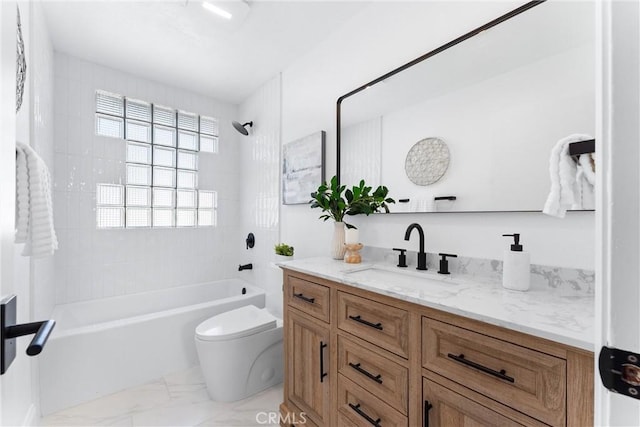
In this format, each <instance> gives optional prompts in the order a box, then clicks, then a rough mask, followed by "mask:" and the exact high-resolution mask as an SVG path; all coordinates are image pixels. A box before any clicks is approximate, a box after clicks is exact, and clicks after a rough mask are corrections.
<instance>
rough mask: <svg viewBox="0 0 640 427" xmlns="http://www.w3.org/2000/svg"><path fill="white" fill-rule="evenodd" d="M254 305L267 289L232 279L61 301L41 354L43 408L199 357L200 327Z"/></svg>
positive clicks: (59, 406)
mask: <svg viewBox="0 0 640 427" xmlns="http://www.w3.org/2000/svg"><path fill="white" fill-rule="evenodd" d="M243 288H244V289H246V294H242V289H243ZM248 304H253V305H255V306H257V307H260V308H262V307H264V305H265V294H264V291H262V290H261V289H259V288H256V287H255V286H251V285H249V284H247V283H246V282H244V281H241V280H238V279H230V280H223V281H218V282H210V283H203V284H198V285H190V286H181V287H176V288H170V289H166V290H161V291H153V292H146V293H140V294H132V295H125V296H118V297H112V298H104V299H101V300H95V301H83V302H77V303H72V304H63V305H58V306H56V308H55V309H54V312H53V316H52V317H53V319H55V320H56V322H57V324H56V327H55V329H54V331H53V333H52V335H51V337H50V338H49V341H48V342H47V345H46V346H45V348H44V350H43V352H42V354H41V355H40V357H39V362H40V363H39V369H40V405H41V408H42V413H43V414H44V415H47V414H50V413H52V412H56V411H58V410H60V409H63V408H67V407H70V406H74V405H77V404H79V403H82V402H85V401H88V400H92V399H95V398H98V397H101V396H104V395H107V394H110V393H113V392H116V391H118V390H122V389H125V388H128V387H132V386H135V385H138V384H143V383H145V382H148V381H151V380H153V379H155V378H159V377H161V376H162V375H164V374H167V373H170V372H174V371H178V370H181V369H186V368H188V367H189V366H193V365H196V364H198V356H197V353H196V349H195V344H194V339H193V337H194V331H195V327H196V326H197V325H198V324H199V323H200V322H202V321H203V320H205V319H207V318H209V317H211V316H213V315H215V314H218V313H222V312H225V311H228V310H232V309H234V308H237V307H241V306H244V305H248Z"/></svg>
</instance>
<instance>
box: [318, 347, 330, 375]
mask: <svg viewBox="0 0 640 427" xmlns="http://www.w3.org/2000/svg"><path fill="white" fill-rule="evenodd" d="M327 345H328V344H325V343H324V342H323V341H320V382H321V383H322V382H324V377H326V376H327V375H329V374H327V373H326V372H325V371H324V349H325V347H327Z"/></svg>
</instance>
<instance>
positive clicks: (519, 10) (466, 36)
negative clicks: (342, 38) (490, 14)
mask: <svg viewBox="0 0 640 427" xmlns="http://www.w3.org/2000/svg"><path fill="white" fill-rule="evenodd" d="M545 1H546V0H535V1H530V2H528V3H525V4H523V5H522V6H520V7H518V8H516V9H513V10H512V11H510V12H508V13H505V14H504V15H502V16H500V17H498V18H496V19H494V20H492V21H489V22H487V23H486V24H484V25H482V26H481V27H478V28H476V29H475V30H472V31H469V32H468V33H466V34H464V35H462V36H460V37H458V38H456V39H454V40H451V41H450V42H448V43H446V44H443V45H442V46H440V47H438V48H436V49H434V50H432V51H430V52H427V53H425V54H424V55H422V56H419V57H417V58H416V59H414V60H412V61H409V62H407V63H406V64H404V65H402V66H400V67H398V68H396V69H394V70H392V71H389V72H388V73H386V74H384V75H382V76H380V77H378V78H376V79H374V80H372V81H370V82H369V83H366V84H364V85H362V86H360V87H358V88H356V89H354V90H352V91H351V92H348V93H346V94H344V95H342V96H341V97H339V98H338V101H337V104H336V176H337V177H338V183H340V108H341V105H342V101H344V100H345V99H346V98H348V97H350V96H352V95H355V94H356V93H358V92H361V91H363V90H365V89H367V88H368V87H370V86H373V85H375V84H376V83H379V82H381V81H383V80H385V79H388V78H389V77H391V76H394V75H396V74H398V73H400V72H402V71H404V70H406V69H407V68H410V67H413V66H414V65H416V64H418V63H420V62H422V61H424V60H426V59H428V58H431V57H432V56H434V55H437V54H439V53H441V52H443V51H445V50H447V49H449V48H450V47H453V46H455V45H457V44H459V43H462V42H463V41H465V40H467V39H470V38H471V37H474V36H476V35H478V34H480V33H481V32H483V31H485V30H488V29H489V28H492V27H495V26H496V25H498V24H501V23H502V22H504V21H506V20H508V19H511V18H513V17H514V16H517V15H519V14H521V13H522V12H526V11H527V10H529V9H531V8H533V7H535V6H538V5H540V4H542V3H544V2H545Z"/></svg>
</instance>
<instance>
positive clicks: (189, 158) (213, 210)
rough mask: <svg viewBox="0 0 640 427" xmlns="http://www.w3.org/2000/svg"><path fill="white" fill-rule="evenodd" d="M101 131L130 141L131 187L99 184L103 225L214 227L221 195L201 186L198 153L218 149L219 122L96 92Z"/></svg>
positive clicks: (128, 181) (99, 220) (99, 217)
mask: <svg viewBox="0 0 640 427" xmlns="http://www.w3.org/2000/svg"><path fill="white" fill-rule="evenodd" d="M96 135H100V136H106V137H112V138H119V139H124V140H126V144H127V149H126V170H127V172H126V185H115V184H98V185H97V188H96V204H97V207H96V224H97V227H98V228H123V227H126V228H145V227H212V226H216V225H217V215H216V214H217V208H218V205H217V193H216V192H215V191H208V190H200V189H199V188H198V156H199V154H200V153H203V152H207V153H217V152H218V121H217V120H216V119H215V118H212V117H205V116H199V115H197V114H195V113H190V112H188V111H182V110H175V109H173V108H169V107H165V106H162V105H155V104H151V103H149V102H145V101H141V100H137V99H129V98H126V97H124V96H122V95H117V94H113V93H109V92H105V91H97V92H96Z"/></svg>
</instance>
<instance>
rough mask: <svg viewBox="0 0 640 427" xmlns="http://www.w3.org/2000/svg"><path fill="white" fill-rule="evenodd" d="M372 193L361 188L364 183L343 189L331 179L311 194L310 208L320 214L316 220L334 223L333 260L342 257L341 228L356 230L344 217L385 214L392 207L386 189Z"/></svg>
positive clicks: (342, 186) (391, 201)
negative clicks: (320, 212) (376, 213)
mask: <svg viewBox="0 0 640 427" xmlns="http://www.w3.org/2000/svg"><path fill="white" fill-rule="evenodd" d="M372 189H373V187H369V186H367V185H366V184H365V182H364V179H363V180H360V183H359V184H358V185H354V186H352V187H351V188H347V186H346V185H340V184H339V183H338V177H336V176H335V175H334V176H333V177H332V178H331V181H330V183H329V184H327V183H326V182H324V183H322V184H321V185H320V186H319V187H318V189H317V190H316V191H314V192H313V193H311V198H312V199H311V208H312V209H315V208H320V209H321V210H322V212H323V214H322V215H320V219H322V220H324V221H327V220H329V219H333V220H334V221H335V225H334V233H333V244H332V255H333V258H334V259H342V258H343V257H344V251H345V248H344V228H345V227H347V228H356V227H355V226H353V225H352V224H348V223H347V222H345V217H346V216H350V215H360V214H365V215H370V214H372V213H374V212H380V211H385V212H389V207H388V205H387V204H388V203H395V200H393V199H392V198H390V197H387V195H388V194H389V189H388V188H387V187H385V186H382V185H380V186H378V188H376V189H375V190H374V191H373V192H372V191H371V190H372Z"/></svg>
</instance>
